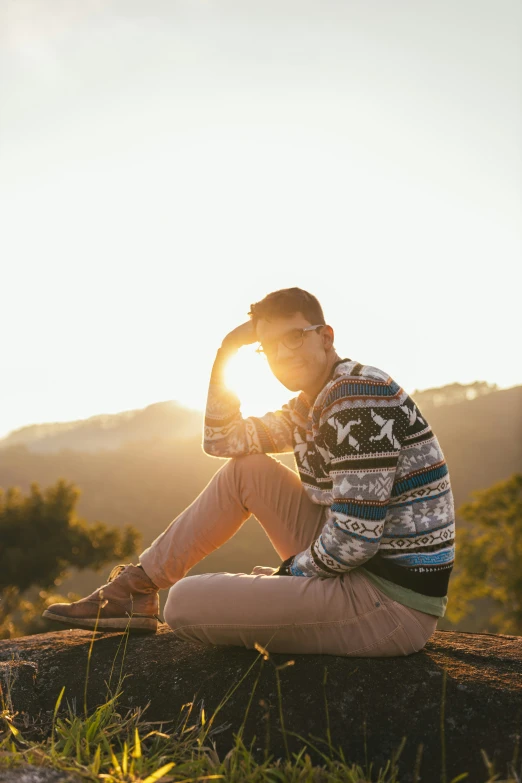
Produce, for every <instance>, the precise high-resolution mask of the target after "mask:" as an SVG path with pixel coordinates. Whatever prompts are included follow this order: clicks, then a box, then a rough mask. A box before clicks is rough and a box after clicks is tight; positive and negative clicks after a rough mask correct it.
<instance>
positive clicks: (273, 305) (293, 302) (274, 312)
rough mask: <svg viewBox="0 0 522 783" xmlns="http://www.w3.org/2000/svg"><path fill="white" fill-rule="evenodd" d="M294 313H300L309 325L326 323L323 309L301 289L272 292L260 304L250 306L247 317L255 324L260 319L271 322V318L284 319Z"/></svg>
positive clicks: (312, 297) (311, 296)
mask: <svg viewBox="0 0 522 783" xmlns="http://www.w3.org/2000/svg"><path fill="white" fill-rule="evenodd" d="M295 313H302V314H303V315H304V317H305V318H306V320H307V321H310V323H311V324H325V323H326V321H325V320H324V315H323V309H322V307H321V305H320V304H319V302H318V301H317V299H316V298H315V296H313V295H312V294H309V293H308V291H304V290H303V289H302V288H281V289H280V290H279V291H273V292H272V293H271V294H268V295H267V296H265V298H264V299H261V301H260V302H256V303H255V304H252V305H250V312H249V313H248V315H249V316H250V317H251V319H252V321H253V322H254V324H255V323H256V322H257V321H258V320H259V319H260V318H263V319H264V320H266V321H271V320H272V318H286V317H288V316H290V315H295Z"/></svg>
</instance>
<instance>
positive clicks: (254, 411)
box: [225, 345, 296, 416]
mask: <svg viewBox="0 0 522 783" xmlns="http://www.w3.org/2000/svg"><path fill="white" fill-rule="evenodd" d="M225 378H226V383H227V386H228V387H229V388H230V389H231V390H232V391H234V392H235V393H236V394H237V396H238V397H239V399H240V400H241V412H242V414H243V416H262V415H263V414H264V413H267V412H268V411H275V410H278V409H279V408H281V406H282V405H284V403H285V402H288V400H290V399H291V398H292V397H295V396H296V393H295V392H291V391H289V390H288V389H286V388H285V387H284V386H283V385H282V384H281V383H279V381H278V380H276V378H274V376H273V375H272V373H271V372H270V368H269V366H268V363H267V361H266V359H265V357H264V356H262V355H260V354H258V353H256V346H255V345H245V346H244V347H243V348H241V349H240V350H239V351H238V352H237V354H236V355H235V356H234V357H233V358H232V359H230V361H229V363H228V365H227V369H226V372H225Z"/></svg>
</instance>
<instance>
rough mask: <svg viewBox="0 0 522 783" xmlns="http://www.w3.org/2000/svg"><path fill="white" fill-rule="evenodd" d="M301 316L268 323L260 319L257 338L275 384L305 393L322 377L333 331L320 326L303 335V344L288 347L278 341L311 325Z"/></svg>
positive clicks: (257, 324)
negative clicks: (318, 328) (295, 330)
mask: <svg viewBox="0 0 522 783" xmlns="http://www.w3.org/2000/svg"><path fill="white" fill-rule="evenodd" d="M311 325H312V324H311V323H310V321H307V320H306V318H305V317H304V315H303V314H302V313H295V315H292V316H288V317H286V318H274V319H272V320H271V321H266V320H264V319H259V321H257V323H256V335H257V338H258V340H259V342H260V343H261V345H262V347H263V349H264V350H265V353H266V357H267V359H268V364H269V365H270V369H271V370H272V372H273V373H274V375H275V377H276V378H277V380H278V381H280V382H281V383H282V384H283V386H286V388H287V389H289V390H290V391H305V392H306V391H308V390H313V389H315V387H316V386H317V384H318V382H319V381H320V379H321V378H322V377H323V375H324V374H325V371H326V369H327V364H328V350H329V348H330V347H331V346H332V338H333V331H332V329H331V327H329V326H323V327H322V329H320V330H319V333H318V332H315V331H310V332H304V334H303V342H302V345H301V346H300V347H298V348H294V349H292V348H288V347H287V346H286V345H285V344H284V343H283V342H282V341H281V339H280V338H282V337H284V336H286V335H287V334H288V333H290V332H292V330H294V329H302V328H304V327H306V326H311Z"/></svg>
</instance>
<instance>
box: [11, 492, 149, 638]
mask: <svg viewBox="0 0 522 783" xmlns="http://www.w3.org/2000/svg"><path fill="white" fill-rule="evenodd" d="M79 495H80V492H79V490H78V489H77V488H76V487H75V486H74V485H73V484H71V483H68V482H66V481H64V480H59V481H57V482H56V484H54V485H53V486H50V487H48V488H47V489H46V490H45V491H44V492H42V491H41V490H40V488H39V486H38V485H37V484H32V485H31V490H30V492H29V494H28V495H27V496H24V495H23V494H22V493H21V492H20V490H18V489H16V488H12V489H8V490H7V492H3V491H2V490H0V561H1V563H2V568H1V569H0V589H1V590H2V598H1V603H0V638H5V637H6V636H14V635H17V634H16V633H15V631H16V630H17V629H16V628H15V627H14V624H13V619H12V615H13V614H14V613H15V612H19V613H21V617H22V623H23V625H24V627H25V628H27V625H28V624H30V622H31V619H32V617H33V616H34V615H35V613H37V612H38V613H39V610H40V609H41V608H45V605H48V604H49V603H53V602H54V601H57V600H60V598H61V597H60V596H57V595H56V594H55V589H56V586H57V585H59V584H60V583H61V581H62V580H63V579H65V578H67V577H68V576H69V572H70V569H71V568H77V569H79V570H82V569H85V568H92V569H94V570H98V569H100V568H101V567H102V566H104V565H106V564H107V563H111V562H113V561H114V560H115V559H124V558H128V557H129V556H130V555H131V554H133V553H134V552H136V549H137V546H138V544H139V533H138V531H137V530H135V529H134V528H133V527H131V526H129V525H127V526H126V527H125V528H123V530H120V529H118V528H116V527H108V526H107V525H106V524H104V523H103V522H96V523H94V524H90V525H89V524H87V523H86V522H85V521H84V520H83V519H79V518H78V517H77V515H76V505H77V502H78V498H79ZM32 587H37V588H39V594H38V599H37V600H36V602H33V601H31V600H29V598H28V596H27V591H29V589H30V588H32Z"/></svg>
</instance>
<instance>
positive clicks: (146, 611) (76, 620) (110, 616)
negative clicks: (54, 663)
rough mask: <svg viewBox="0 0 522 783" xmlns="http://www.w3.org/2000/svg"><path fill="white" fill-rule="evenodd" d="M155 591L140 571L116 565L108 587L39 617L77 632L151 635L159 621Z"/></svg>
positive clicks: (110, 575)
mask: <svg viewBox="0 0 522 783" xmlns="http://www.w3.org/2000/svg"><path fill="white" fill-rule="evenodd" d="M158 591H159V588H158V587H157V586H156V585H155V584H154V582H153V581H152V580H151V579H149V577H148V576H147V574H146V573H145V571H144V570H143V568H140V567H139V566H135V565H132V563H131V564H129V565H123V564H122V565H117V566H114V568H113V569H112V571H111V572H110V574H109V578H108V579H107V584H104V585H102V586H101V587H99V588H98V589H97V590H95V591H94V593H91V595H88V596H87V597H86V598H82V599H80V600H79V601H74V602H73V603H71V604H51V605H50V606H49V607H48V608H47V609H46V610H45V612H43V613H42V617H47V618H48V619H49V620H57V621H58V622H59V623H66V624H67V625H74V626H76V627H77V628H88V629H90V628H94V627H96V630H99V631H125V630H127V627H128V628H129V630H130V631H143V632H149V633H154V632H155V631H157V629H158V620H159V619H160V618H159V617H158V615H159V595H158ZM98 613H99V616H98Z"/></svg>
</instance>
